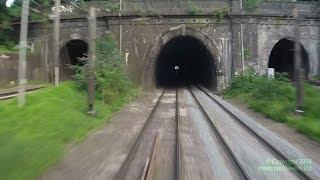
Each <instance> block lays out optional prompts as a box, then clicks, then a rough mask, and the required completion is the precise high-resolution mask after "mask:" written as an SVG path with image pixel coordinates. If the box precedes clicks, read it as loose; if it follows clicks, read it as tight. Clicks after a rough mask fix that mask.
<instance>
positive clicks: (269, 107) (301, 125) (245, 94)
mask: <svg viewBox="0 0 320 180" xmlns="http://www.w3.org/2000/svg"><path fill="white" fill-rule="evenodd" d="M286 76H287V75H286V74H284V73H280V74H279V73H277V74H276V78H275V79H268V78H267V77H265V76H258V75H256V74H254V73H253V72H252V70H249V71H247V72H245V73H244V74H242V75H239V76H236V77H235V78H234V79H233V80H232V82H231V86H230V88H229V89H227V90H226V91H225V92H223V95H224V96H225V97H226V98H234V99H238V100H240V101H241V102H244V103H245V104H247V105H248V106H249V108H251V109H253V110H255V111H257V112H261V113H262V114H264V115H265V116H266V117H269V118H272V119H274V120H277V121H279V122H284V123H287V124H289V125H290V126H292V127H294V128H296V129H297V130H298V131H300V132H302V133H304V134H306V135H308V136H309V137H311V138H314V139H316V140H320V111H319V110H320V109H319V104H320V91H319V90H318V89H316V88H315V87H313V86H311V85H309V84H307V83H305V85H304V97H305V98H304V106H303V110H304V113H303V115H302V116H295V115H294V110H295V98H296V97H295V96H296V90H295V87H294V85H293V84H292V83H291V82H290V81H289V80H288V78H287V77H286Z"/></svg>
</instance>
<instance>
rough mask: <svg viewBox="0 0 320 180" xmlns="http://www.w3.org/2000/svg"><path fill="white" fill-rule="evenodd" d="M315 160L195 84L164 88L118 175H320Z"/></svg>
mask: <svg viewBox="0 0 320 180" xmlns="http://www.w3.org/2000/svg"><path fill="white" fill-rule="evenodd" d="M301 159H303V160H305V162H299V161H300V160H301ZM310 161H311V159H309V158H308V157H307V156H306V155H304V154H303V153H302V152H300V151H299V150H298V149H297V148H295V147H293V146H292V145H290V144H289V143H288V142H286V141H285V140H283V139H282V138H280V137H278V136H277V135H275V134H273V133H272V132H270V131H268V130H267V129H265V128H264V127H262V126H260V125H259V124H257V123H255V122H254V121H253V120H252V119H250V118H249V117H247V116H246V115H244V114H241V112H240V111H238V110H237V109H233V107H232V106H231V105H229V104H228V103H226V102H225V101H223V100H222V99H221V98H220V99H219V97H218V96H216V95H214V94H213V93H212V92H210V91H209V90H208V89H205V88H203V87H195V86H192V87H189V88H186V87H183V88H177V89H165V90H164V91H163V92H162V95H161V96H160V98H159V99H158V101H157V103H156V105H155V106H154V109H153V111H152V113H151V114H150V116H149V118H148V120H147V122H146V123H145V124H144V127H143V129H142V131H141V132H140V134H139V136H138V137H137V139H136V141H135V143H134V144H133V146H132V148H131V150H130V152H129V154H128V155H127V157H126V159H125V161H124V163H123V165H122V167H121V169H120V170H119V171H118V173H117V175H116V176H115V177H114V179H141V180H142V179H147V180H151V179H319V178H320V174H319V173H320V168H319V165H318V164H312V162H310Z"/></svg>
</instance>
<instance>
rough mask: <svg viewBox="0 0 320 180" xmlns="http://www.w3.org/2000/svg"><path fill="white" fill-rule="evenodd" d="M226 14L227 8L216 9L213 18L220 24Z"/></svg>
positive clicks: (227, 12)
mask: <svg viewBox="0 0 320 180" xmlns="http://www.w3.org/2000/svg"><path fill="white" fill-rule="evenodd" d="M228 14H229V10H228V8H227V7H224V8H218V9H217V10H215V11H214V12H213V16H214V17H215V18H216V19H217V20H218V22H221V21H222V20H223V19H224V18H225V17H226V16H227V15H228Z"/></svg>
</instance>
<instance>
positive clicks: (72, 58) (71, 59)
mask: <svg viewBox="0 0 320 180" xmlns="http://www.w3.org/2000/svg"><path fill="white" fill-rule="evenodd" d="M87 54H88V44H87V43H86V42H85V41H83V40H79V39H76V40H71V41H69V42H68V43H67V44H66V45H65V46H64V47H63V48H62V49H61V52H60V58H61V66H62V67H61V68H62V69H61V70H62V72H61V73H62V78H63V79H69V78H70V77H71V76H72V75H73V74H74V72H73V70H72V68H71V67H70V65H74V66H83V65H84V64H85V63H86V61H85V60H80V58H84V57H87Z"/></svg>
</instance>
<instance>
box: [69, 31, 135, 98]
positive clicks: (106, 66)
mask: <svg viewBox="0 0 320 180" xmlns="http://www.w3.org/2000/svg"><path fill="white" fill-rule="evenodd" d="M117 47H118V45H117V43H116V40H115V37H114V36H113V35H111V34H108V35H107V36H105V37H103V38H100V39H98V40H97V54H96V56H97V58H96V62H95V73H96V92H97V96H98V98H100V99H102V101H104V102H112V101H113V100H114V98H118V96H123V95H125V94H128V93H129V94H130V93H136V91H132V90H136V89H137V88H136V87H135V85H134V83H133V82H132V81H131V80H130V79H129V77H128V76H126V74H125V68H126V67H125V60H124V58H123V57H121V56H120V52H119V50H118V48H117ZM72 68H73V69H74V70H75V72H76V75H75V76H74V78H75V80H76V83H77V85H78V88H79V89H81V90H86V89H87V78H86V68H87V66H86V65H85V66H72Z"/></svg>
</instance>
